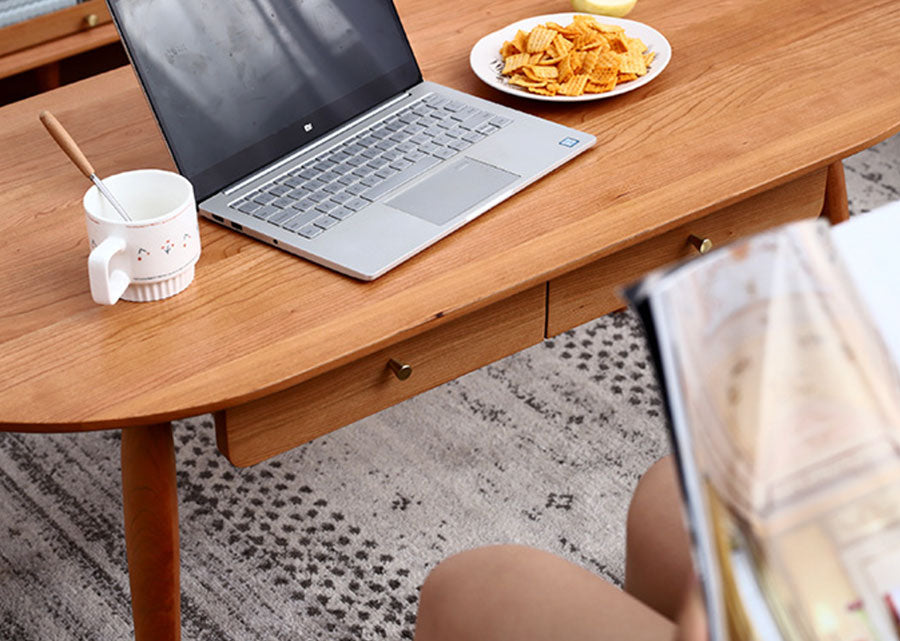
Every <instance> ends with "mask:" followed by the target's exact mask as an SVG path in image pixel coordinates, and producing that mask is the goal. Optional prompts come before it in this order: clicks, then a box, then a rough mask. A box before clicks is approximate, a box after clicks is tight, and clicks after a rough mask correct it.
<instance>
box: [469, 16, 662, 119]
mask: <svg viewBox="0 0 900 641" xmlns="http://www.w3.org/2000/svg"><path fill="white" fill-rule="evenodd" d="M575 15H577V14H575V13H552V14H548V15H546V16H536V17H534V18H526V19H525V20H519V21H518V22H515V23H513V24H511V25H509V26H508V27H504V28H503V29H500V30H499V31H495V32H494V33H490V34H488V35H486V36H485V37H484V38H482V39H481V40H479V41H478V42H476V43H475V46H474V47H472V53H471V54H469V64H470V65H471V67H472V71H474V72H475V75H476V76H478V77H479V78H481V80H483V81H484V82H485V83H487V84H488V85H490V86H491V87H493V88H494V89H499V90H500V91H504V92H506V93H508V94H512V95H513V96H519V97H522V98H531V99H533V100H546V101H548V102H582V101H585V100H599V99H600V98H612V97H613V96H618V95H620V94H623V93H626V92H628V91H633V90H634V89H637V88H638V87H643V86H644V85H646V84H647V83H648V82H650V81H651V80H653V79H654V78H656V76H658V75H659V74H660V73H662V70H663V69H665V68H666V65H667V64H669V60H671V59H672V47H671V45H670V44H669V41H668V40H666V39H665V37H664V36H663V35H662V34H661V33H660V32H659V31H657V30H656V29H654V28H653V27H649V26H647V25H645V24H644V23H642V22H636V21H634V20H626V19H624V18H610V17H608V16H596V15H595V16H593V17H594V18H596V19H597V22H601V23H604V24H611V25H618V26H620V27H622V28H624V29H625V35H627V36H629V37H631V38H640V39H641V40H643V41H644V44H646V45H647V49H648V50H649V51H654V52H656V57H655V58H654V59H653V62H652V63H650V69H649V70H648V71H647V74H646V75H643V76H641V77H640V78H638V79H637V80H632V81H630V82H625V83H623V84H621V85H617V86H616V88H615V89H613V90H612V91H607V92H604V93H589V94H583V95H581V96H542V95H540V94H536V93H531V92H530V91H528V90H527V89H525V88H524V87H517V86H516V85H511V84H509V79H508V78H507V77H506V76H504V75H503V74H502V73H500V71H501V70H502V69H503V56H501V55H500V47H502V46H503V43H504V42H505V41H507V40H512V39H513V38H514V37H515V35H516V32H517V31H518V30H519V29H521V30H522V31H525V32H526V33H527V32H529V31H531V30H532V29H533V28H534V27H536V26H538V25H539V24H544V23H545V22H556V23H558V24H561V25H563V26H565V25H567V24H569V23H570V22H572V17H573V16H575ZM587 15H591V14H587Z"/></svg>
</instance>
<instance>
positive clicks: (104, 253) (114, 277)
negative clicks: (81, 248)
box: [88, 236, 131, 305]
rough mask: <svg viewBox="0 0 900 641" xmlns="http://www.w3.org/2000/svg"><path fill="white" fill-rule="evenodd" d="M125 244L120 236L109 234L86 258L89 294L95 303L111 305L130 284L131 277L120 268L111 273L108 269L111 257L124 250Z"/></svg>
mask: <svg viewBox="0 0 900 641" xmlns="http://www.w3.org/2000/svg"><path fill="white" fill-rule="evenodd" d="M125 246H126V244H125V241H124V240H123V239H122V238H117V237H115V236H110V237H108V238H106V239H105V240H104V241H103V242H102V243H100V244H99V245H97V247H95V248H94V250H93V251H92V252H91V255H90V257H89V258H88V277H89V278H90V281H91V296H92V297H93V299H94V302H95V303H100V304H101V305H112V304H113V303H115V302H116V301H117V300H119V297H120V296H121V295H122V294H123V293H125V290H126V289H127V288H128V285H130V284H131V278H129V277H128V274H126V273H125V272H124V271H122V270H121V269H116V270H114V271H113V272H112V273H110V271H109V263H110V261H111V260H112V257H113V256H115V255H116V254H118V253H120V252H123V251H125Z"/></svg>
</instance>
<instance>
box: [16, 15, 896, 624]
mask: <svg viewBox="0 0 900 641" xmlns="http://www.w3.org/2000/svg"><path fill="white" fill-rule="evenodd" d="M827 5H828V6H827V10H826V9H825V8H824V6H825V5H824V4H823V3H822V2H814V1H812V0H806V1H804V0H797V1H796V2H792V3H783V2H781V0H744V1H737V0H733V1H730V2H718V3H709V2H702V1H701V0H682V1H681V2H678V3H671V2H667V0H641V2H640V3H639V4H638V6H637V8H636V9H635V11H634V12H633V14H632V16H631V17H633V18H634V19H636V20H640V21H643V22H647V23H649V24H651V25H653V26H654V27H656V28H657V29H659V30H660V31H661V32H662V33H664V34H665V35H666V37H667V38H668V39H669V41H670V42H671V44H672V46H673V49H674V56H673V60H672V63H671V64H670V66H669V67H668V68H667V69H666V70H665V71H664V72H663V74H662V75H661V76H659V77H658V78H657V79H656V80H654V81H653V82H652V83H650V84H649V85H647V86H646V87H644V88H641V89H639V90H637V91H634V92H631V93H629V94H626V95H624V96H621V97H618V98H615V99H611V100H600V101H595V102H588V103H579V104H568V105H558V104H547V103H538V102H534V101H530V100H526V99H520V98H515V97H512V96H507V95H501V94H499V93H496V92H494V91H492V90H490V89H489V88H487V87H486V86H484V85H482V84H481V83H480V81H478V80H477V79H476V78H475V76H474V75H473V74H472V73H471V72H470V70H469V69H468V52H469V49H470V47H471V46H472V45H473V44H474V43H475V41H476V40H478V38H479V37H481V36H482V35H484V34H485V33H488V32H490V31H493V30H495V29H498V28H500V27H503V26H504V25H506V24H508V23H510V22H513V21H515V20H517V19H520V18H524V17H528V16H532V15H540V14H546V13H552V12H555V11H558V10H559V7H558V6H555V5H553V4H552V3H547V2H542V1H538V0H517V1H515V2H504V3H493V4H487V3H483V2H478V1H476V0H460V1H459V2H455V3H449V4H448V3H435V2H430V1H426V0H398V1H397V7H398V10H399V12H400V15H401V17H402V18H403V20H404V23H405V25H406V27H407V29H408V31H409V34H410V38H411V41H412V45H413V48H414V49H415V51H416V54H417V56H418V58H419V60H420V62H421V65H422V68H423V72H424V75H425V77H426V78H428V79H430V80H434V81H437V82H441V83H444V84H447V85H450V86H453V87H455V88H458V89H462V90H464V91H468V92H471V93H473V94H476V95H479V96H482V97H486V98H490V99H494V100H497V101H499V102H502V103H504V104H507V105H510V106H513V107H516V108H519V109H523V110H526V111H529V112H531V113H534V114H537V115H539V116H544V117H546V118H549V119H551V120H555V121H558V122H562V123H564V124H566V125H570V126H573V127H576V128H580V129H584V130H586V131H589V132H591V133H593V134H595V135H596V136H597V138H598V144H597V146H596V148H594V149H592V150H590V151H589V152H588V153H586V154H584V155H582V156H580V157H579V158H577V159H576V160H575V161H574V162H572V163H570V164H568V165H566V166H565V167H563V168H561V169H559V170H558V171H556V172H554V173H553V174H551V175H550V176H548V177H546V178H544V179H542V180H540V181H539V182H537V183H535V184H534V185H532V186H531V187H529V188H527V189H526V190H524V191H523V192H521V193H520V194H518V195H516V196H515V197H514V198H512V199H511V200H509V201H507V202H504V203H503V204H501V205H499V206H497V207H496V208H494V209H493V210H491V211H490V212H488V213H487V214H485V215H484V216H482V217H481V218H480V219H478V220H476V221H474V222H473V223H471V224H469V225H468V226H466V227H465V228H463V229H462V230H460V231H458V232H456V233H454V234H453V235H451V236H450V237H448V238H446V239H445V240H443V241H441V242H440V243H439V244H437V245H436V246H434V247H432V248H430V249H429V250H427V251H425V252H424V253H422V254H420V255H419V256H417V257H415V258H413V259H412V260H410V261H409V262H407V263H405V264H404V265H402V266H400V267H398V268H397V269H395V270H394V271H392V272H390V273H388V274H387V275H386V276H384V277H382V278H380V279H379V280H377V281H375V282H373V283H361V282H356V281H353V280H351V279H349V278H345V277H343V276H339V275H337V274H335V273H333V272H330V271H328V270H326V269H323V268H320V267H317V266H315V265H312V264H310V263H307V262H304V261H303V260H299V259H297V258H294V257H292V256H289V255H287V254H285V253H281V252H279V251H277V250H275V249H272V248H270V247H267V246H264V245H262V244H260V243H257V242H255V241H252V240H249V239H247V238H245V237H244V236H241V235H239V234H236V233H233V232H231V231H229V230H226V229H223V228H221V227H218V226H216V225H214V224H210V223H206V222H202V223H201V233H202V240H203V255H202V257H201V259H200V262H199V264H198V268H197V276H196V280H195V282H194V283H193V284H192V285H191V287H190V288H189V289H188V290H186V291H185V292H184V293H182V294H179V295H178V296H176V297H175V298H173V299H170V300H167V301H164V302H158V303H147V304H133V303H125V302H122V303H119V304H117V305H115V306H112V307H101V306H99V305H95V304H94V303H93V302H92V301H91V298H90V294H89V291H88V281H87V270H86V260H87V254H88V250H89V248H88V245H87V240H86V235H85V230H84V222H83V216H82V212H81V205H80V199H81V196H82V194H83V193H84V191H85V189H86V187H87V184H86V183H85V182H84V181H83V178H81V176H80V175H79V174H78V172H77V171H76V170H75V169H74V168H73V167H71V166H70V165H69V164H68V161H67V160H66V159H65V158H64V157H63V155H62V154H61V153H60V152H59V151H58V149H56V148H55V147H54V145H53V143H52V142H51V140H50V139H49V137H48V136H47V135H46V133H45V132H44V131H43V130H42V128H41V126H40V124H39V123H38V120H37V114H38V111H39V110H40V109H44V108H49V109H51V110H52V111H53V112H54V113H55V114H56V115H57V117H59V119H60V120H61V121H62V122H63V123H64V124H65V125H66V127H68V129H69V130H70V132H71V133H72V134H73V136H74V137H75V138H76V139H77V140H78V141H79V142H80V143H81V145H82V147H83V149H84V150H85V152H86V153H87V154H88V156H89V157H90V158H91V159H92V160H93V161H94V165H95V167H96V168H97V170H98V172H99V173H100V175H101V176H102V175H108V174H111V173H115V172H117V171H122V170H127V169H134V168H138V167H169V168H170V167H172V164H171V161H170V159H169V156H168V154H167V152H166V150H165V147H164V145H163V141H162V139H161V137H160V135H159V133H158V131H157V129H156V125H155V124H154V122H153V120H152V118H151V116H150V113H149V111H148V109H147V107H146V104H145V102H144V99H143V97H142V95H141V93H140V90H139V89H138V87H137V85H136V83H135V81H134V79H133V77H132V75H131V71H130V70H129V69H122V70H118V71H114V72H110V73H108V74H105V75H103V76H100V77H97V78H94V79H90V80H87V81H84V82H81V83H79V84H76V85H72V86H68V87H64V88H62V89H59V90H56V91H53V92H51V93H48V94H44V95H41V96H38V97H35V98H32V99H29V100H26V101H23V102H20V103H17V104H13V105H10V106H8V107H5V108H3V109H0V122H2V128H0V167H2V169H3V171H2V173H0V185H2V188H0V211H2V213H3V215H2V217H0V245H2V252H0V275H2V284H0V345H2V349H0V372H2V373H3V375H2V379H0V429H3V430H7V431H29V432H54V431H66V432H72V431H81V430H98V429H122V435H123V438H122V473H123V492H124V498H125V526H126V527H125V531H126V539H127V547H128V557H129V558H128V561H129V568H130V576H131V587H132V597H133V606H134V615H135V627H136V636H137V638H138V639H154V640H159V639H176V638H178V637H179V635H180V623H179V610H178V607H179V606H178V604H179V588H178V567H179V565H178V527H177V506H176V496H175V467H174V457H173V444H172V434H171V427H170V425H169V423H168V421H170V420H173V419H177V418H181V417H186V416H192V415H196V414H200V413H203V412H213V413H214V414H215V416H216V423H217V437H218V444H219V449H220V450H221V451H222V452H223V453H224V454H225V456H227V457H228V458H229V459H230V460H231V461H232V462H233V463H235V464H236V465H241V466H243V465H250V464H253V463H255V462H258V461H261V460H264V459H266V458H268V457H270V456H273V455H275V454H277V453H279V452H282V451H284V450H286V449H289V448H291V447H294V446H296V445H299V444H300V443H303V442H305V441H308V440H310V439H312V438H315V437H316V436H319V435H321V434H324V433H326V432H329V431H331V430H334V429H336V428H338V427H340V426H342V425H345V424H347V423H349V422H351V421H354V420H356V419H359V418H361V417H363V416H366V415H368V414H371V413H373V412H375V411H378V410H380V409H382V408H384V407H386V406H389V405H391V404H394V403H397V402H399V401H401V400H403V399H405V398H408V397H410V396H412V395H414V394H417V393H419V392H421V391H423V390H425V389H428V388H430V387H433V386H435V385H438V384H440V383H443V382H445V381H448V380H451V379H452V378H454V377H456V376H459V375H460V374H462V373H464V372H467V371H470V370H472V369H474V368H477V367H480V366H482V365H484V364H486V363H489V362H491V361H493V360H496V359H498V358H501V357H503V356H506V355H508V354H511V353H513V352H515V351H517V350H520V349H522V348H524V347H527V346H529V345H532V344H534V343H537V342H539V341H540V340H542V339H543V338H544V337H545V336H549V335H553V334H556V333H558V332H560V331H563V330H565V329H568V328H570V327H572V326H575V325H577V324H579V323H582V322H585V321H587V320H589V319H591V318H594V317H596V316H599V315H601V314H604V313H606V312H608V311H611V310H612V309H615V308H617V307H619V306H621V302H620V301H619V300H618V299H617V298H616V296H615V288H616V287H617V286H618V285H620V284H622V283H624V282H627V281H628V280H630V279H633V278H635V277H637V276H639V275H640V274H641V273H643V272H645V271H646V270H648V269H651V268H653V267H656V266H658V265H661V264H663V263H666V262H669V261H672V260H676V259H679V258H683V257H686V256H689V255H691V254H692V253H693V252H695V249H694V247H693V246H692V244H691V242H690V240H689V237H690V236H692V235H693V236H696V237H697V238H698V239H709V240H711V241H712V243H713V244H714V245H717V244H721V243H725V242H728V241H729V240H732V239H734V238H736V237H738V236H741V235H745V234H748V233H752V232H756V231H759V230H761V229H763V228H766V227H769V226H771V225H774V224H778V223H782V222H786V221H789V220H794V219H798V218H804V217H811V216H816V215H818V214H819V213H820V212H822V211H823V210H824V213H825V214H826V215H828V216H829V217H830V218H832V219H833V220H840V219H841V218H843V217H845V216H846V201H845V194H844V193H843V192H842V184H843V173H842V170H841V169H840V163H839V162H838V161H839V160H840V159H841V158H842V157H845V156H847V155H849V154H852V153H854V152H856V151H859V150H861V149H863V148H865V147H867V146H869V145H871V144H873V143H875V142H877V141H879V140H881V139H883V138H885V137H887V136H889V135H891V134H893V133H895V132H897V131H898V129H900V39H898V38H897V37H896V34H897V33H900V5H898V4H897V3H896V2H894V1H893V0H882V1H880V2H877V1H876V2H871V3H851V2H829V3H827ZM860 43H865V45H864V46H863V45H862V44H860ZM391 359H394V360H396V361H398V362H399V363H403V364H408V365H410V366H411V367H412V369H413V373H412V376H411V377H410V378H409V379H408V380H405V381H401V380H399V379H398V378H397V377H395V375H394V374H393V373H392V371H391V369H390V368H389V367H388V362H389V361H390V360H391ZM0 589H2V587H0Z"/></svg>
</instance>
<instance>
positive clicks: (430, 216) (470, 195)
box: [386, 157, 519, 225]
mask: <svg viewBox="0 0 900 641" xmlns="http://www.w3.org/2000/svg"><path fill="white" fill-rule="evenodd" d="M518 179H519V176H517V175H516V174H512V173H510V172H508V171H503V170H502V169H497V168H496V167H494V166H492V165H488V164H487V163H483V162H481V161H478V160H474V159H472V158H468V157H467V158H463V159H462V160H459V161H458V162H453V163H450V164H448V165H447V166H446V167H444V168H443V169H441V170H440V171H438V172H437V173H436V174H434V175H433V176H429V177H428V178H426V179H425V180H423V181H422V182H420V183H419V184H418V185H416V186H415V187H412V188H411V189H408V190H406V191H404V192H403V193H401V194H398V195H397V196H395V197H394V198H392V199H390V200H388V201H387V203H386V204H388V205H390V206H391V207H396V208H397V209H399V210H400V211H404V212H406V213H407V214H412V215H413V216H417V217H419V218H422V219H424V220H427V221H428V222H431V223H434V224H435V225H443V224H444V223H447V222H449V221H451V220H453V219H454V218H456V217H457V216H458V215H460V214H462V213H464V212H465V211H466V210H468V209H471V208H472V207H474V206H475V205H477V204H478V203H480V202H481V201H482V200H485V199H486V198H489V197H490V196H491V195H493V194H495V193H497V192H498V191H500V190H501V189H503V188H504V187H507V186H508V185H510V184H512V183H513V182H515V181H516V180H518Z"/></svg>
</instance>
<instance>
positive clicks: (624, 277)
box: [547, 169, 826, 336]
mask: <svg viewBox="0 0 900 641" xmlns="http://www.w3.org/2000/svg"><path fill="white" fill-rule="evenodd" d="M825 176H826V170H825V169H821V170H818V171H815V172H813V173H811V174H809V175H806V176H803V177H801V178H798V179H796V180H794V181H792V182H789V183H787V184H784V185H781V186H780V187H775V188H774V189H770V190H769V191H766V192H763V193H761V194H757V195H756V196H752V197H751V198H748V199H747V200H744V201H741V202H739V203H735V204H734V205H731V206H729V207H725V208H724V209H721V210H719V211H717V212H715V213H712V214H710V215H708V216H706V217H704V218H701V219H699V220H696V221H693V222H691V223H688V224H686V225H683V226H681V227H678V228H676V229H673V230H671V231H668V232H666V233H664V234H662V235H660V236H658V237H656V238H651V239H649V240H645V241H643V242H641V243H638V244H637V245H633V246H631V247H628V248H626V249H623V250H621V251H619V252H616V253H615V254H612V255H609V256H605V257H604V258H601V259H600V260H597V261H595V262H593V263H590V264H588V265H585V266H584V267H581V268H580V269H576V270H575V271H572V272H570V273H568V274H565V275H564V276H560V277H559V278H555V279H553V280H551V281H550V283H549V287H548V291H547V336H555V335H556V334H559V333H561V332H564V331H566V330H568V329H571V328H573V327H576V326H578V325H581V324H582V323H586V322H588V321H590V320H593V319H594V318H597V317H598V316H602V315H604V314H608V313H609V312H612V311H615V310H617V309H621V308H622V307H623V306H624V304H625V303H624V302H623V301H622V299H621V298H620V297H619V295H618V290H619V288H620V287H621V286H622V285H625V284H627V283H629V282H632V281H635V280H637V279H638V278H640V277H641V276H643V275H644V274H646V273H647V272H650V271H652V270H654V269H656V268H657V267H661V266H663V265H666V264H669V263H673V262H676V261H679V260H682V259H684V258H686V257H689V256H691V255H692V254H697V253H698V250H697V248H696V247H695V246H694V245H693V244H692V243H691V238H690V237H691V236H692V235H693V236H694V237H695V239H697V240H698V241H699V240H704V239H708V240H709V241H711V243H712V246H714V247H716V246H721V245H725V244H727V243H730V242H731V241H733V240H736V239H737V238H740V237H743V236H748V235H750V234H754V233H757V232H760V231H763V230H765V229H768V228H770V227H773V226H775V225H779V224H782V223H786V222H789V221H792V220H800V219H803V218H813V217H815V216H818V215H819V214H820V213H821V211H822V205H823V202H824V198H825Z"/></svg>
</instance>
